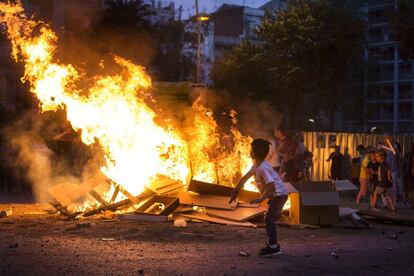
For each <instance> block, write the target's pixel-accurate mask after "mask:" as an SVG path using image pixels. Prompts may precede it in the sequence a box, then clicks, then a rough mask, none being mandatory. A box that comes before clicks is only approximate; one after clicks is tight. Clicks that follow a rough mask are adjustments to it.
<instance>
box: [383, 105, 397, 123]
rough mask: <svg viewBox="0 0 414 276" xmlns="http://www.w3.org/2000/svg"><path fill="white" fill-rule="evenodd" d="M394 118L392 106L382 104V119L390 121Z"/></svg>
mask: <svg viewBox="0 0 414 276" xmlns="http://www.w3.org/2000/svg"><path fill="white" fill-rule="evenodd" d="M393 116H394V105H393V104H392V103H390V104H383V105H382V119H386V120H391V119H392V118H393Z"/></svg>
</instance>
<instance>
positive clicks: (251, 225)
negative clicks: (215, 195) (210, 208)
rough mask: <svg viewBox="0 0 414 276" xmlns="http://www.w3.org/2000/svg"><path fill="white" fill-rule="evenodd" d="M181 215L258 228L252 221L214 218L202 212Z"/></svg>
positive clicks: (182, 215)
mask: <svg viewBox="0 0 414 276" xmlns="http://www.w3.org/2000/svg"><path fill="white" fill-rule="evenodd" d="M180 216H181V217H186V218H191V219H197V220H203V221H208V222H212V223H218V224H224V225H230V226H241V227H253V228H256V225H254V224H253V223H250V222H234V221H230V220H225V219H220V218H214V217H211V216H209V215H207V214H202V213H198V212H192V213H190V214H186V213H183V214H180Z"/></svg>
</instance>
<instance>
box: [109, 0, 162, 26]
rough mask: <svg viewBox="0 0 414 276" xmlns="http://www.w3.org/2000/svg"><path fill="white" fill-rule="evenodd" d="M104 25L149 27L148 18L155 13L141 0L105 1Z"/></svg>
mask: <svg viewBox="0 0 414 276" xmlns="http://www.w3.org/2000/svg"><path fill="white" fill-rule="evenodd" d="M105 6H106V10H105V15H104V18H103V20H102V22H103V23H104V24H108V25H112V26H120V27H125V26H134V25H135V26H141V27H147V28H148V27H149V26H150V21H149V17H150V16H151V15H154V14H155V13H154V12H153V11H152V10H151V8H150V6H149V5H148V4H145V3H144V1H143V0H106V1H105Z"/></svg>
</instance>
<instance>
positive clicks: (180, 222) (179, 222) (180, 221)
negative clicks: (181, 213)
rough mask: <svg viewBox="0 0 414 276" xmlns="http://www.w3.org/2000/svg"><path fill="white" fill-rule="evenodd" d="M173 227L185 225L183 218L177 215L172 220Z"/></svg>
mask: <svg viewBox="0 0 414 276" xmlns="http://www.w3.org/2000/svg"><path fill="white" fill-rule="evenodd" d="M174 227H187V221H186V220H185V218H180V217H178V218H176V219H175V220H174Z"/></svg>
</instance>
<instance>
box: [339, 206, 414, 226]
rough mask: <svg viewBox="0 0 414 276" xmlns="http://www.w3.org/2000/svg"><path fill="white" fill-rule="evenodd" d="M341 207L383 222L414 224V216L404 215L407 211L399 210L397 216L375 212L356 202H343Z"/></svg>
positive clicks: (387, 212) (386, 212) (385, 212)
mask: <svg viewBox="0 0 414 276" xmlns="http://www.w3.org/2000/svg"><path fill="white" fill-rule="evenodd" d="M341 206H344V207H350V208H354V209H358V210H359V212H358V213H359V214H361V215H365V216H371V217H375V218H378V219H382V220H389V221H394V222H398V223H408V224H414V216H413V215H411V214H408V213H407V214H404V211H405V210H398V211H397V213H396V214H392V213H391V212H389V211H382V212H378V211H374V210H372V209H371V207H370V206H369V205H368V204H357V203H355V202H341Z"/></svg>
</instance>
